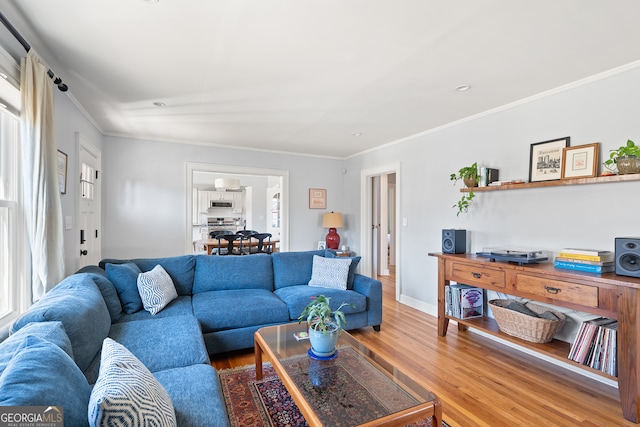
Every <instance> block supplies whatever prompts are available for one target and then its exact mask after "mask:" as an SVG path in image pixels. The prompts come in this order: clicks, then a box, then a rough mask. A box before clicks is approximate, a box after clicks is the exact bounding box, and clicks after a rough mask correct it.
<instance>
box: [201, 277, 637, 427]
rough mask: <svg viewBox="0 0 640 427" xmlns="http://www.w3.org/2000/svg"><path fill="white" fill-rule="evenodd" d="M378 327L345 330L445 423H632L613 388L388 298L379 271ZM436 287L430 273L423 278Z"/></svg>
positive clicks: (222, 359) (237, 355)
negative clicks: (441, 333)
mask: <svg viewBox="0 0 640 427" xmlns="http://www.w3.org/2000/svg"><path fill="white" fill-rule="evenodd" d="M380 279H381V280H382V283H383V320H382V328H381V331H380V332H374V331H373V330H372V328H363V329H358V330H355V331H350V333H351V334H352V335H353V336H355V337H357V338H358V339H359V340H361V341H363V342H365V343H367V345H369V346H370V347H371V348H375V350H376V351H377V352H378V353H380V354H382V355H383V356H384V357H385V358H386V359H388V360H393V361H395V363H396V366H397V367H398V368H399V369H400V370H402V371H404V372H406V373H408V374H410V375H411V376H412V377H413V378H414V379H415V380H416V381H417V382H419V383H421V384H422V385H423V386H424V387H425V388H427V389H429V390H431V391H433V392H434V393H435V394H436V395H437V396H438V397H439V398H440V400H441V402H442V407H443V418H444V420H445V421H447V423H449V424H450V425H451V426H454V427H456V426H460V427H467V426H487V427H501V426H505V427H506V426H545V427H546V426H559V427H560V426H594V427H595V426H598V427H603V426H636V425H637V424H634V423H632V422H630V421H626V420H625V419H624V418H623V417H622V410H621V409H620V399H619V396H618V390H617V389H615V388H613V387H610V386H607V385H606V384H602V383H600V382H598V381H595V380H592V379H589V378H586V377H584V376H582V375H580V374H576V373H573V372H570V371H568V370H566V369H563V368H561V367H558V366H555V365H552V364H551V363H548V362H545V361H542V360H539V359H537V358H535V357H533V356H530V355H527V354H525V353H522V352H519V351H517V350H514V349H511V348H509V347H506V346H504V345H501V344H499V343H496V342H494V341H492V340H490V339H488V338H485V337H482V336H480V335H478V334H474V333H471V332H458V330H457V328H456V327H455V325H450V326H449V331H448V333H447V336H446V337H445V338H441V337H438V335H437V332H436V323H437V319H436V318H435V317H433V316H430V315H428V314H425V313H423V312H421V311H419V310H415V309H413V308H410V307H407V306H405V305H403V304H400V303H398V302H396V300H395V279H394V278H393V276H390V277H381V278H380ZM425 283H431V286H434V287H435V286H436V285H435V278H434V279H433V280H432V281H426V282H425ZM252 363H254V360H253V351H252V350H246V351H239V352H233V353H226V354H221V355H217V356H213V357H212V364H213V365H214V366H215V367H216V368H217V369H225V368H231V367H236V366H243V365H248V364H252Z"/></svg>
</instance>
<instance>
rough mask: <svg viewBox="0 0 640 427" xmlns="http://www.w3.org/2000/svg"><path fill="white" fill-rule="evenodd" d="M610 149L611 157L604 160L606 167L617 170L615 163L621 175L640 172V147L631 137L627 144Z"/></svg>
mask: <svg viewBox="0 0 640 427" xmlns="http://www.w3.org/2000/svg"><path fill="white" fill-rule="evenodd" d="M609 151H611V154H610V155H609V158H608V159H607V160H606V161H604V162H602V164H603V165H604V167H606V168H607V169H609V170H610V171H612V172H615V169H614V165H615V166H617V168H618V174H620V175H625V174H629V173H640V147H638V146H637V145H636V144H635V143H634V142H633V141H632V140H630V139H629V140H627V143H626V144H625V145H622V146H620V147H618V149H616V150H609Z"/></svg>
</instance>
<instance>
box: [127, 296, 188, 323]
mask: <svg viewBox="0 0 640 427" xmlns="http://www.w3.org/2000/svg"><path fill="white" fill-rule="evenodd" d="M171 316H193V308H192V307H191V297H190V296H179V297H178V298H176V299H174V300H173V301H171V302H170V303H169V304H168V305H167V306H166V307H165V308H163V309H162V311H160V312H159V313H158V314H156V315H152V314H151V313H149V312H148V311H147V310H140V311H136V312H135V313H132V314H123V315H122V316H121V317H120V322H131V321H132V320H147V319H157V318H158V317H171ZM120 322H118V323H120Z"/></svg>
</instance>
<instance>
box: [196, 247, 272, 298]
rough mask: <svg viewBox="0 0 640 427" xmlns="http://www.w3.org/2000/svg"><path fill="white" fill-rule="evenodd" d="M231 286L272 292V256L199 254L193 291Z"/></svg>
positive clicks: (230, 287) (232, 287)
mask: <svg viewBox="0 0 640 427" xmlns="http://www.w3.org/2000/svg"><path fill="white" fill-rule="evenodd" d="M229 289H265V290H267V291H273V264H272V262H271V256H270V255H267V254H256V255H251V256H212V255H198V256H196V272H195V277H194V282H193V293H194V294H197V293H199V292H206V291H221V290H229Z"/></svg>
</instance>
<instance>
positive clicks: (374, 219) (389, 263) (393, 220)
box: [360, 164, 401, 299]
mask: <svg viewBox="0 0 640 427" xmlns="http://www.w3.org/2000/svg"><path fill="white" fill-rule="evenodd" d="M399 177H400V164H392V165H387V166H382V167H378V168H374V169H366V170H363V171H362V172H361V181H360V185H361V194H362V200H361V212H362V218H361V224H362V229H361V238H360V241H361V248H362V253H363V258H362V261H361V263H362V272H363V274H366V275H370V276H371V277H375V278H378V277H379V276H383V277H386V276H389V275H390V272H391V271H395V273H396V274H395V284H396V299H399V298H400V295H401V293H400V284H401V277H400V276H401V275H400V271H399V269H396V268H395V266H396V265H397V264H399V263H400V227H399V224H398V220H397V218H398V217H399V209H400V200H399V197H398V196H397V194H398V191H399V188H400V179H399Z"/></svg>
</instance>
